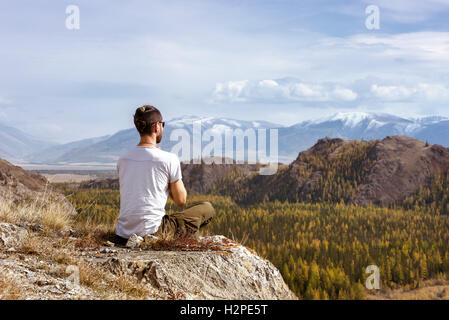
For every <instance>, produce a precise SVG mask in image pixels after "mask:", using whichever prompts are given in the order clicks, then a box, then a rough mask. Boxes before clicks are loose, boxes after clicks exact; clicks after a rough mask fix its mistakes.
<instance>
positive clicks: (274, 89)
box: [0, 0, 449, 142]
mask: <svg viewBox="0 0 449 320" xmlns="http://www.w3.org/2000/svg"><path fill="white" fill-rule="evenodd" d="M68 5H76V6H78V8H79V13H80V28H79V30H70V29H68V28H67V27H66V19H67V17H68V14H67V13H66V8H67V6H68ZM369 5H376V6H377V7H378V8H379V17H380V20H379V26H380V28H379V29H371V30H370V29H368V28H367V27H366V24H365V22H366V20H367V17H368V16H369V14H367V13H366V8H367V7H368V6H369ZM448 16H449V0H426V1H422V0H369V1H364V0H358V1H336V0H310V1H307V0H301V1H300V0H297V1H287V0H285V1H284V0H278V1H274V0H273V1H265V0H246V1H245V0H240V1H234V0H221V1H212V0H209V1H206V0H204V1H195V0H189V1H185V0H184V1H167V0H163V1H147V0H141V1H137V0H128V1H118V0H117V1H112V0H89V1H87V0H86V1H75V0H72V1H54V0H47V1H44V0H30V1H25V0H18V1H12V0H10V1H1V2H0V39H1V45H0V122H2V123H5V124H8V125H11V126H15V127H18V128H20V129H22V130H24V131H27V132H29V133H30V134H32V135H35V136H38V137H42V138H45V139H48V140H53V141H55V142H68V141H73V140H78V139H83V138H88V137H93V136H101V135H105V134H112V133H115V132H116V131H118V130H121V129H126V128H130V127H132V126H133V123H132V114H133V112H134V110H135V108H136V107H138V106H139V105H142V104H152V105H155V106H156V107H158V108H159V109H160V110H161V111H162V113H163V115H164V118H165V119H166V120H168V119H170V118H173V117H178V116H181V115H185V114H194V115H198V116H219V117H221V116H222V117H228V118H234V119H242V120H267V121H272V122H276V123H280V124H283V125H291V124H294V123H297V122H300V121H304V120H307V119H312V118H317V117H323V116H327V115H330V114H333V113H335V112H338V111H350V110H359V111H376V112H377V111H380V112H388V113H392V114H395V115H399V116H404V117H417V116H423V115H443V116H449V19H448V18H447V17H448ZM70 21H72V20H70ZM370 21H372V20H370Z"/></svg>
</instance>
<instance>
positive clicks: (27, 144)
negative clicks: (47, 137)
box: [0, 123, 56, 161]
mask: <svg viewBox="0 0 449 320" xmlns="http://www.w3.org/2000/svg"><path fill="white" fill-rule="evenodd" d="M53 145H56V143H52V142H47V141H43V140H40V139H38V138H35V137H33V136H31V135H29V134H27V133H25V132H23V131H21V130H19V129H17V128H13V127H10V126H7V125H5V124H2V123H0V158H2V159H7V160H11V161H16V160H18V159H20V158H23V157H24V156H25V155H27V154H29V153H31V152H35V151H38V150H42V149H45V148H48V147H50V146H53Z"/></svg>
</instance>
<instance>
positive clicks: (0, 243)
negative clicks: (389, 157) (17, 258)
mask: <svg viewBox="0 0 449 320" xmlns="http://www.w3.org/2000/svg"><path fill="white" fill-rule="evenodd" d="M27 235H28V231H27V230H26V229H25V228H22V227H19V226H16V225H14V224H11V223H5V222H0V247H3V248H5V249H11V248H20V247H21V246H22V244H23V241H24V239H25V238H26V237H27Z"/></svg>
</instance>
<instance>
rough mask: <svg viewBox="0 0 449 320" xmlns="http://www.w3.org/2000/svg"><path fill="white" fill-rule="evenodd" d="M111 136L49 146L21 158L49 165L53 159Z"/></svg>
mask: <svg viewBox="0 0 449 320" xmlns="http://www.w3.org/2000/svg"><path fill="white" fill-rule="evenodd" d="M110 137H111V135H105V136H101V137H95V138H89V139H83V140H78V141H73V142H69V143H64V144H59V145H55V146H51V147H49V148H45V149H42V150H39V151H37V152H33V153H29V154H27V155H25V156H24V157H23V158H24V160H25V161H28V162H33V163H44V164H47V163H51V162H54V161H55V159H59V158H61V157H62V158H64V155H65V154H67V153H68V154H73V152H75V153H76V152H77V150H78V149H81V148H85V147H88V146H90V145H92V144H95V143H99V142H102V141H104V140H106V139H108V138H110Z"/></svg>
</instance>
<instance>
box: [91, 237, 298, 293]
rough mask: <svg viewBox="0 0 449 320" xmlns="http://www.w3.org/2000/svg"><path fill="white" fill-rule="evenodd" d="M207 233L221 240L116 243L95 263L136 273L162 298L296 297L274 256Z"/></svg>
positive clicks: (115, 271) (128, 272)
mask: <svg viewBox="0 0 449 320" xmlns="http://www.w3.org/2000/svg"><path fill="white" fill-rule="evenodd" d="M208 238H209V240H210V239H212V240H213V242H214V244H216V245H217V246H215V248H214V249H213V250H204V251H189V250H177V251H167V250H164V251H158V250H151V249H149V250H146V249H143V250H142V249H134V250H129V249H118V250H117V254H115V255H114V256H113V257H109V258H107V259H97V263H99V264H100V265H101V266H103V267H104V268H106V269H108V270H109V271H111V272H112V273H114V274H116V275H131V276H134V277H137V278H138V279H139V280H140V281H143V282H144V283H146V284H148V285H149V286H151V287H152V288H155V289H156V290H158V291H159V292H160V295H161V297H162V298H170V297H171V298H178V299H179V298H185V299H227V300H228V299H230V300H232V299H265V300H274V299H283V300H285V299H297V297H296V296H295V295H294V293H293V292H292V291H291V290H290V289H289V288H288V286H287V285H286V284H285V282H284V280H283V279H282V276H281V274H280V272H279V270H278V269H276V267H274V266H273V264H272V263H271V262H269V261H268V260H265V259H263V258H261V257H259V256H258V255H257V254H255V253H254V252H253V251H252V250H250V249H248V248H246V247H244V246H242V245H240V244H238V243H236V242H233V241H230V240H229V239H227V238H225V237H223V236H215V237H208ZM202 240H203V241H204V240H205V238H202ZM209 240H208V241H209ZM217 248H222V249H223V251H221V250H219V249H217Z"/></svg>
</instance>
